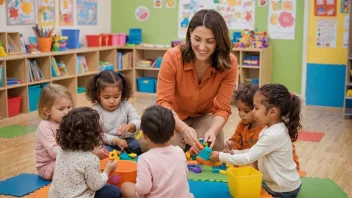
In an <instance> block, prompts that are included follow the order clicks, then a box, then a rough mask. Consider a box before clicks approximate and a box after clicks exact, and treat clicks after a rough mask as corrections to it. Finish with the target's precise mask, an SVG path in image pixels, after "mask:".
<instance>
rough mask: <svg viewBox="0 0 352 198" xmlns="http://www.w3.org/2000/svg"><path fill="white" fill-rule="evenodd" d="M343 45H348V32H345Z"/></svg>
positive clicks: (344, 46) (345, 46)
mask: <svg viewBox="0 0 352 198" xmlns="http://www.w3.org/2000/svg"><path fill="white" fill-rule="evenodd" d="M342 47H343V48H347V47H348V32H343V40H342Z"/></svg>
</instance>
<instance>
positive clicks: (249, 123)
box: [224, 84, 299, 171]
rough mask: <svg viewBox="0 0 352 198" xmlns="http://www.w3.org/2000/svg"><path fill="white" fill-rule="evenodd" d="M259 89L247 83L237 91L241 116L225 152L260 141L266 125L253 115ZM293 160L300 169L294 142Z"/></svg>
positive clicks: (236, 97)
mask: <svg viewBox="0 0 352 198" xmlns="http://www.w3.org/2000/svg"><path fill="white" fill-rule="evenodd" d="M257 90H258V86H257V85H253V84H245V85H244V86H243V87H241V88H240V89H239V90H237V91H236V92H235V104H236V106H237V108H238V115H239V116H240V118H241V121H240V123H239V124H238V125H237V128H236V131H235V133H234V134H233V135H232V137H231V138H230V139H229V140H227V141H226V144H225V149H224V152H227V153H230V152H231V151H232V150H244V149H249V148H251V147H252V146H253V145H254V144H255V143H257V141H258V137H259V133H260V132H261V131H262V129H263V128H264V127H265V126H263V125H260V124H259V123H257V122H256V121H255V120H254V117H253V113H252V110H253V97H254V94H255V92H256V91H257ZM292 155H293V160H294V161H295V163H296V168H297V171H298V170H299V161H298V156H297V154H296V148H295V146H294V144H293V143H292Z"/></svg>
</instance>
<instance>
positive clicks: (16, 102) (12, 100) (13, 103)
mask: <svg viewBox="0 0 352 198" xmlns="http://www.w3.org/2000/svg"><path fill="white" fill-rule="evenodd" d="M21 100H22V96H17V97H9V98H8V107H7V108H8V112H9V117H13V116H16V115H18V114H19V113H20V109H21Z"/></svg>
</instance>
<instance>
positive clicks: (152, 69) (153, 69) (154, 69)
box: [135, 67, 160, 71]
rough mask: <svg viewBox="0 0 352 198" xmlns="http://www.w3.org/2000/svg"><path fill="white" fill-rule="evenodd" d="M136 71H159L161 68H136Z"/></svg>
mask: <svg viewBox="0 0 352 198" xmlns="http://www.w3.org/2000/svg"><path fill="white" fill-rule="evenodd" d="M135 68H136V70H151V71H159V70H160V68H154V67H135Z"/></svg>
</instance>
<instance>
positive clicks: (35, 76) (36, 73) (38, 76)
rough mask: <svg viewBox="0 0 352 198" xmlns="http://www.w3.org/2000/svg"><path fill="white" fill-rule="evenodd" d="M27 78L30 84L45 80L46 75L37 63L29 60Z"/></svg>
mask: <svg viewBox="0 0 352 198" xmlns="http://www.w3.org/2000/svg"><path fill="white" fill-rule="evenodd" d="M27 77H28V78H27V79H28V82H33V81H39V80H43V79H44V75H43V73H42V71H41V70H40V68H39V67H38V64H37V61H35V60H28V64H27Z"/></svg>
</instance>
